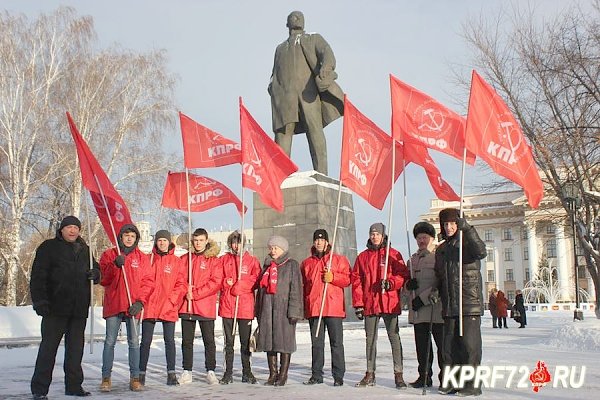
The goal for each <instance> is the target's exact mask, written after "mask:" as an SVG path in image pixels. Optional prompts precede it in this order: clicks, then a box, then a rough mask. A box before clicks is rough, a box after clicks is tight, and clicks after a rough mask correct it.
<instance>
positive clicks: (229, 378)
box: [219, 371, 233, 385]
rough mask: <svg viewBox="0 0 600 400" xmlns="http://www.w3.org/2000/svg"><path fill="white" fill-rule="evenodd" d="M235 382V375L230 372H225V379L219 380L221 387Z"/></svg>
mask: <svg viewBox="0 0 600 400" xmlns="http://www.w3.org/2000/svg"><path fill="white" fill-rule="evenodd" d="M232 382H233V374H232V373H231V372H230V371H225V373H224V374H223V377H222V378H221V379H219V383H220V384H221V385H229V384H230V383H232Z"/></svg>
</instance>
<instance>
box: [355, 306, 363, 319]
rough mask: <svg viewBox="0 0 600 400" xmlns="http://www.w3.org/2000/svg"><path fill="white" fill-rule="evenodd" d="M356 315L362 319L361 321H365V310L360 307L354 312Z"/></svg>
mask: <svg viewBox="0 0 600 400" xmlns="http://www.w3.org/2000/svg"><path fill="white" fill-rule="evenodd" d="M354 314H356V318H358V319H360V320H361V321H362V320H363V319H365V309H364V308H362V307H358V308H357V309H356V310H354Z"/></svg>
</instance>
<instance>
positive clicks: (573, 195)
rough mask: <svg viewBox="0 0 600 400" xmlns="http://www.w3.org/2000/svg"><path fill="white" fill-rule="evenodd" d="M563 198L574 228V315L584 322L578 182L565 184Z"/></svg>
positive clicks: (569, 181)
mask: <svg viewBox="0 0 600 400" xmlns="http://www.w3.org/2000/svg"><path fill="white" fill-rule="evenodd" d="M563 197H564V199H565V201H566V202H567V204H568V206H569V214H570V217H571V227H572V228H573V260H574V266H573V268H574V271H575V277H574V278H575V311H574V313H573V320H583V312H582V311H581V310H580V309H579V273H578V272H579V271H578V269H579V268H578V266H577V264H578V262H577V261H578V260H577V232H576V230H575V214H576V213H577V209H578V208H579V203H580V202H581V198H580V197H579V186H577V183H576V182H574V181H572V180H568V181H567V182H565V185H564V186H563Z"/></svg>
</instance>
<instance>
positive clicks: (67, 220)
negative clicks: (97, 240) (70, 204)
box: [58, 215, 81, 230]
mask: <svg viewBox="0 0 600 400" xmlns="http://www.w3.org/2000/svg"><path fill="white" fill-rule="evenodd" d="M69 225H75V226H76V227H78V228H79V229H81V221H80V220H79V218H77V217H75V216H73V215H69V216H66V217H64V218H63V219H62V221H60V227H59V228H58V230H61V229H62V228H64V227H65V226H69Z"/></svg>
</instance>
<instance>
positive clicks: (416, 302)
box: [412, 296, 425, 311]
mask: <svg viewBox="0 0 600 400" xmlns="http://www.w3.org/2000/svg"><path fill="white" fill-rule="evenodd" d="M424 305H425V304H424V303H423V300H421V298H420V297H419V296H417V297H415V298H414V299H413V301H412V309H413V311H419V308H421V307H423V306H424Z"/></svg>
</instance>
